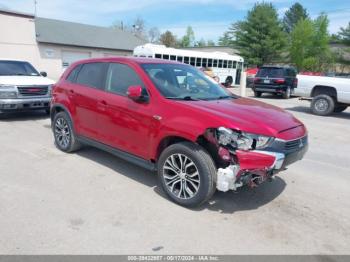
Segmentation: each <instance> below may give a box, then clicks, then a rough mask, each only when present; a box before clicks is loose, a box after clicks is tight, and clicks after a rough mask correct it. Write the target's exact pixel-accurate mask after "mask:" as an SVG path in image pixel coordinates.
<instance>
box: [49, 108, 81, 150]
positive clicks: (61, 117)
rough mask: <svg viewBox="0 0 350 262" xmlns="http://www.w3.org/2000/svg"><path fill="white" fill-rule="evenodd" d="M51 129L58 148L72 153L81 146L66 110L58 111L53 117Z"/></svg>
mask: <svg viewBox="0 0 350 262" xmlns="http://www.w3.org/2000/svg"><path fill="white" fill-rule="evenodd" d="M52 131H53V135H54V138H55V144H56V146H57V148H58V149H60V150H61V151H63V152H66V153H72V152H74V151H77V150H78V149H80V148H81V144H80V143H79V141H78V140H77V138H76V135H75V133H74V129H73V124H72V120H71V119H70V117H69V115H68V114H67V113H66V112H59V113H57V114H56V115H55V116H54V118H53V123H52Z"/></svg>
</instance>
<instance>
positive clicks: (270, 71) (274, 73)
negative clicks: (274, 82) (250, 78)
mask: <svg viewBox="0 0 350 262" xmlns="http://www.w3.org/2000/svg"><path fill="white" fill-rule="evenodd" d="M257 76H260V77H267V76H268V77H283V76H284V70H283V68H275V67H271V68H268V67H265V68H260V69H259V71H258V73H257Z"/></svg>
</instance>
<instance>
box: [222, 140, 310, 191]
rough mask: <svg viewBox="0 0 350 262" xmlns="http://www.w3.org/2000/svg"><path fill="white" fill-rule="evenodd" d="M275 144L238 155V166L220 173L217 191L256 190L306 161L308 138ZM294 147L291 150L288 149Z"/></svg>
mask: <svg viewBox="0 0 350 262" xmlns="http://www.w3.org/2000/svg"><path fill="white" fill-rule="evenodd" d="M290 142H291V141H284V140H276V142H275V143H274V144H273V145H271V146H270V147H269V148H267V149H265V150H251V151H241V150H237V151H236V152H235V157H236V163H230V165H229V166H227V167H226V168H219V169H218V172H217V183H216V185H217V189H218V190H219V191H224V192H226V191H228V190H236V189H237V188H239V187H242V186H245V185H248V186H249V187H256V186H257V185H259V184H261V183H262V182H264V181H265V180H267V179H269V178H271V177H272V176H273V175H274V174H276V173H278V172H279V171H281V170H284V169H285V167H286V166H288V165H290V164H292V163H294V162H296V161H298V160H300V159H302V158H303V156H304V155H305V153H306V152H307V149H308V143H307V137H306V136H305V137H303V138H301V139H298V140H293V143H294V144H292V143H290ZM291 144H292V145H293V146H294V147H290V146H289V145H291Z"/></svg>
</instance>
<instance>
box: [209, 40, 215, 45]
mask: <svg viewBox="0 0 350 262" xmlns="http://www.w3.org/2000/svg"><path fill="white" fill-rule="evenodd" d="M207 46H215V42H214V41H213V40H208V41H207Z"/></svg>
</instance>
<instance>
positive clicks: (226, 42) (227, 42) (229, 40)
mask: <svg viewBox="0 0 350 262" xmlns="http://www.w3.org/2000/svg"><path fill="white" fill-rule="evenodd" d="M233 37H234V36H233V35H232V31H227V32H225V33H224V35H223V36H222V37H220V38H219V45H220V46H231V45H233Z"/></svg>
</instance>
